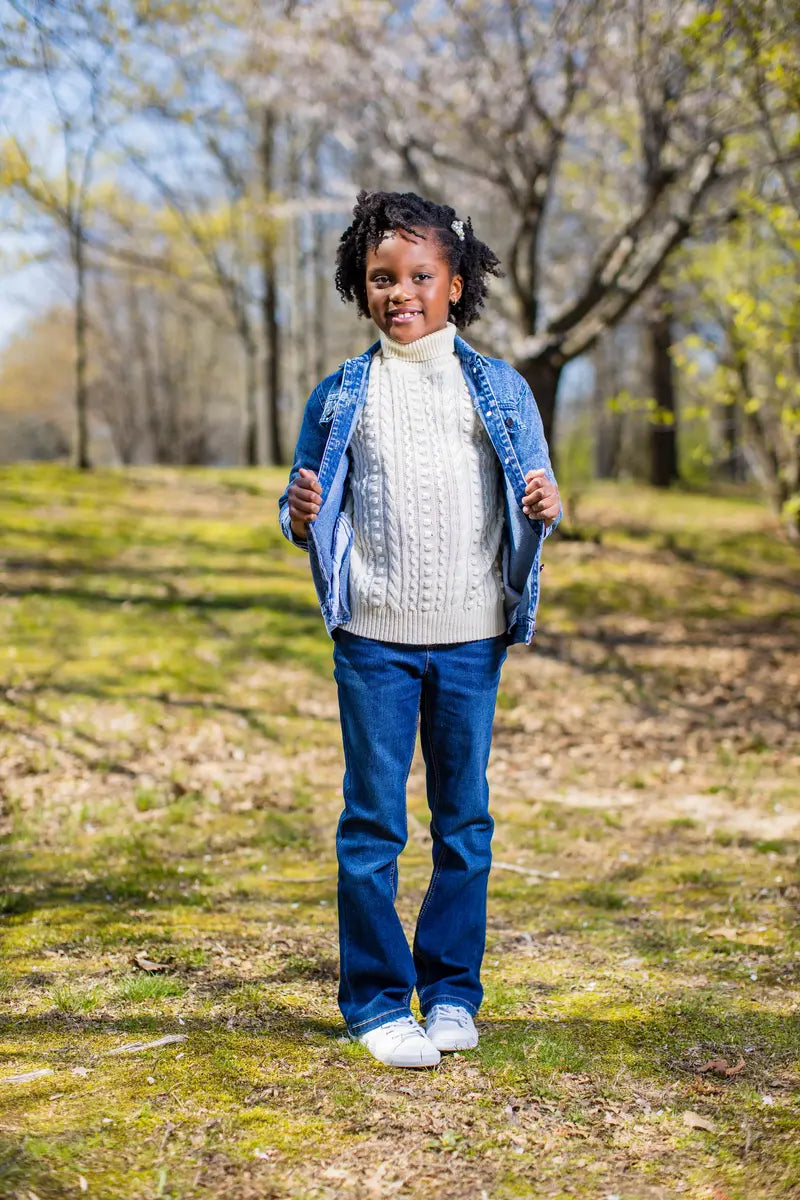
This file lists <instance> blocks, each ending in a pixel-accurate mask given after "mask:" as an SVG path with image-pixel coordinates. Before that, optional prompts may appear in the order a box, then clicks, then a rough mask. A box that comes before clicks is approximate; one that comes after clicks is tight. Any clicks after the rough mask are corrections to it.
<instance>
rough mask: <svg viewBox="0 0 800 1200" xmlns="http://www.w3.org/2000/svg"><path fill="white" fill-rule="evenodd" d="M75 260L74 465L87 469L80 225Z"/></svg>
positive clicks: (74, 246) (83, 274)
mask: <svg viewBox="0 0 800 1200" xmlns="http://www.w3.org/2000/svg"><path fill="white" fill-rule="evenodd" d="M71 238H72V256H73V262H74V264H75V449H74V460H75V466H76V467H78V468H80V470H82V471H87V470H89V469H90V467H91V465H92V463H91V459H90V457H89V389H88V384H87V379H86V363H87V345H86V334H87V328H88V322H87V314H86V260H85V256H84V254H85V246H84V241H83V229H82V228H81V227H80V226H79V227H78V228H77V229H75V230H74V232H73V233H72V235H71Z"/></svg>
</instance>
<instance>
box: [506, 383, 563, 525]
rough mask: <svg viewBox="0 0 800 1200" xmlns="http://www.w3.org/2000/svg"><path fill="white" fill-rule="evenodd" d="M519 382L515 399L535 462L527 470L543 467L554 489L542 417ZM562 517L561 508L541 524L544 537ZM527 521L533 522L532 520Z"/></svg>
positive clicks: (536, 405) (531, 397)
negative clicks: (553, 518) (548, 522)
mask: <svg viewBox="0 0 800 1200" xmlns="http://www.w3.org/2000/svg"><path fill="white" fill-rule="evenodd" d="M519 381H520V385H521V386H520V391H519V395H518V397H517V404H518V407H519V410H520V413H521V414H522V416H523V417H524V420H525V422H526V425H527V428H528V430H529V431H530V440H531V442H532V444H533V447H534V450H533V453H534V458H535V460H536V466H535V468H533V467H531V468H528V469H529V470H534V469H536V470H538V469H539V468H540V467H544V469H545V471H546V473H547V478H548V479H549V480H550V481H551V483H555V485H556V487H558V483H557V482H556V477H555V473H554V471H553V464H552V463H551V462H550V451H549V449H548V446H547V440H546V438H545V436H544V426H543V425H542V416H541V413H540V412H539V406H538V404H537V403H536V399H535V397H534V395H533V392H532V391H531V389H530V387H529V385H528V383H527V382H526V380H525V379H524V378H523V377H522V376H521V375H519ZM563 515H564V509H563V506H562V507H561V508H559V510H558V516H557V517H556V519H555V521H553V522H552V524H550V525H544V522H542V524H543V525H544V536H545V537H549V536H550V534H551V533H553V531H554V530H555V529H557V528H558V526H559V525H560V524H561V518H562V517H563ZM529 519H531V520H533V518H529Z"/></svg>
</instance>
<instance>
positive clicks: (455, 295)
mask: <svg viewBox="0 0 800 1200" xmlns="http://www.w3.org/2000/svg"><path fill="white" fill-rule="evenodd" d="M463 290H464V280H463V279H462V277H461V276H460V275H454V276H453V278H452V279H451V280H450V303H451V304H457V303H458V301H459V300H460V299H461V293H462V292H463Z"/></svg>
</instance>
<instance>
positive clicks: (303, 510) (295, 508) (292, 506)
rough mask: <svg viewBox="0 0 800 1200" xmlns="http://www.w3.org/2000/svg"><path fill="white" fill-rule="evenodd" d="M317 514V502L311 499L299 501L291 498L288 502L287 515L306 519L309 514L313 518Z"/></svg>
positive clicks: (296, 498)
mask: <svg viewBox="0 0 800 1200" xmlns="http://www.w3.org/2000/svg"><path fill="white" fill-rule="evenodd" d="M318 512H319V501H318V500H311V499H308V500H307V499H300V498H298V497H293V498H292V499H291V500H290V501H289V515H290V516H291V515H292V514H296V515H297V516H298V517H307V516H309V515H310V514H311V513H313V514H314V516H316V515H317V513H318Z"/></svg>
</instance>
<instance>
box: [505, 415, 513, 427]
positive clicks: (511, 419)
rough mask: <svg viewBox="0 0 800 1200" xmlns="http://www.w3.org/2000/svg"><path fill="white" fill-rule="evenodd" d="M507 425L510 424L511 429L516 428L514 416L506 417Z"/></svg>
mask: <svg viewBox="0 0 800 1200" xmlns="http://www.w3.org/2000/svg"><path fill="white" fill-rule="evenodd" d="M506 425H507V426H508V428H509V429H513V428H514V418H513V417H506Z"/></svg>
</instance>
